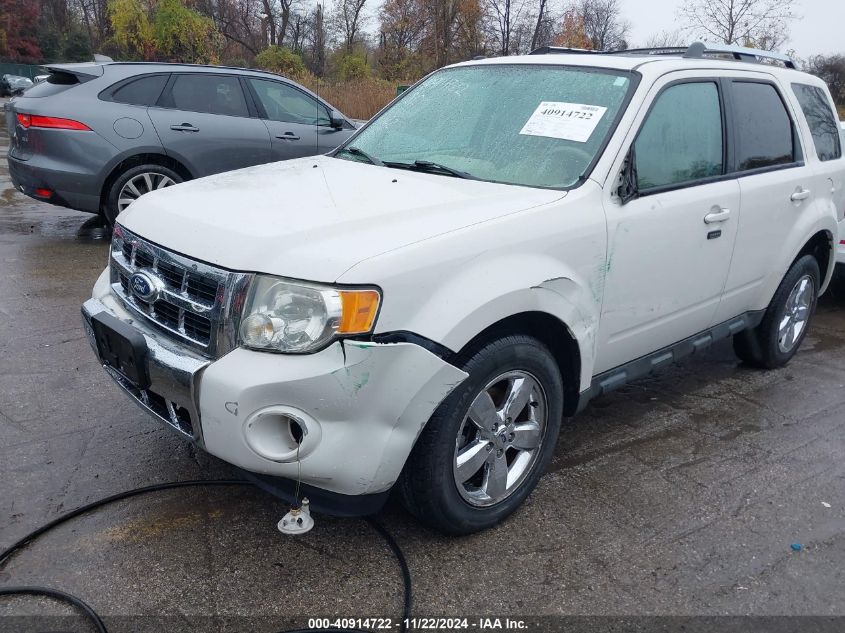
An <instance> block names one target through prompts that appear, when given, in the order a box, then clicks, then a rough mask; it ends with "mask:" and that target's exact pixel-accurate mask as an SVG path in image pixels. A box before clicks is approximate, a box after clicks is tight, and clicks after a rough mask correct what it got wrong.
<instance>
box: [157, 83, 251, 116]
mask: <svg viewBox="0 0 845 633" xmlns="http://www.w3.org/2000/svg"><path fill="white" fill-rule="evenodd" d="M163 105H164V106H165V107H169V108H176V109H177V110H190V111H191V112H208V113H209V114H225V115H228V116H243V117H245V116H249V110H248V109H247V107H246V99H244V93H243V90H242V89H241V83H240V82H239V81H238V78H237V77H229V76H227V75H217V74H213V73H208V74H204V75H200V74H196V75H177V76H176V80H175V81H174V82H173V87H172V88H171V89H170V94H168V95H166V96H165V98H164V100H163Z"/></svg>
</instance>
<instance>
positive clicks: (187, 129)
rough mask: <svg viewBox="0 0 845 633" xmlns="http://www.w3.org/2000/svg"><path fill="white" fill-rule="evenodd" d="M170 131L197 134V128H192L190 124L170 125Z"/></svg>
mask: <svg viewBox="0 0 845 633" xmlns="http://www.w3.org/2000/svg"><path fill="white" fill-rule="evenodd" d="M170 129H171V130H173V131H174V132H199V131H200V129H199V128H198V127H194V126H193V125H191V124H190V123H182V124H180V125H171V126H170Z"/></svg>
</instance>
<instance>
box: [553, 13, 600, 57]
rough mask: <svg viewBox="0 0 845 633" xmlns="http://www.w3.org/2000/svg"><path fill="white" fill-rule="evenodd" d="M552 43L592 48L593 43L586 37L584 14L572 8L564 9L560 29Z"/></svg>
mask: <svg viewBox="0 0 845 633" xmlns="http://www.w3.org/2000/svg"><path fill="white" fill-rule="evenodd" d="M554 43H555V45H556V46H565V47H567V48H583V49H587V50H592V49H593V43H592V42H591V41H590V38H589V37H587V29H586V26H585V25H584V16H583V15H581V13H579V12H578V11H577V10H575V9H572V8H570V9H567V10H566V11H564V13H563V21H562V27H561V31H560V33H558V35H557V37H555V40H554Z"/></svg>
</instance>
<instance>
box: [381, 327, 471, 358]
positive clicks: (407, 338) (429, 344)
mask: <svg viewBox="0 0 845 633" xmlns="http://www.w3.org/2000/svg"><path fill="white" fill-rule="evenodd" d="M373 342H374V343H413V344H414V345H419V346H420V347H422V348H423V349H426V350H428V351H429V352H431V353H432V354H434V355H435V356H438V357H439V358H442V359H443V360H445V361H448V360H449V359H450V358H451V357H452V356H454V355H455V352H453V351H452V350H450V349H449V348H448V347H446V346H445V345H441V344H440V343H436V342H435V341H432V340H431V339H428V338H426V337H424V336H420V335H419V334H414V333H413V332H408V331H407V330H395V331H393V332H382V333H380V334H375V335H373Z"/></svg>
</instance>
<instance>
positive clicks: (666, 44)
mask: <svg viewBox="0 0 845 633" xmlns="http://www.w3.org/2000/svg"><path fill="white" fill-rule="evenodd" d="M688 43H689V42H687V38H686V37H684V34H683V33H682V32H681V31H677V30H675V31H660V33H655V34H654V35H652V36H651V37H649V38H648V39H647V40H646V42H645V47H646V48H672V47H678V48H681V47H683V46H686V45H687V44H688Z"/></svg>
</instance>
